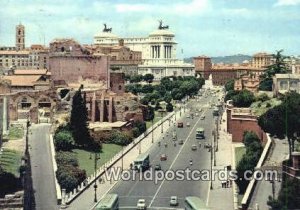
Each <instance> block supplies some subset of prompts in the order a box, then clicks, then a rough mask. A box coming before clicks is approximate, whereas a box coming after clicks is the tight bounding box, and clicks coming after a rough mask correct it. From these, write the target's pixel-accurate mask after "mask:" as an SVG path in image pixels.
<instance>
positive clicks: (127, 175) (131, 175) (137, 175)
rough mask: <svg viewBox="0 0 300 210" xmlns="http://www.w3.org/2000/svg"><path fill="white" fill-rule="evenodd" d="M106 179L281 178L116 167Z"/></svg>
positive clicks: (269, 173)
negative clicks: (141, 170) (140, 170)
mask: <svg viewBox="0 0 300 210" xmlns="http://www.w3.org/2000/svg"><path fill="white" fill-rule="evenodd" d="M104 176H105V179H106V180H108V181H119V180H123V181H130V180H132V181H136V180H138V181H153V182H154V183H155V184H157V183H158V182H159V181H162V180H164V179H165V180H167V181H173V180H176V181H185V180H187V181H210V180H212V181H214V180H220V181H227V180H232V181H235V180H238V179H244V180H248V181H250V180H252V179H256V180H258V181H259V180H266V181H271V180H274V181H275V180H279V179H280V176H279V173H278V171H276V170H264V171H261V170H255V171H250V170H247V171H245V172H244V173H243V176H242V177H241V176H240V177H239V176H238V173H237V171H235V170H230V171H228V170H226V169H225V168H224V169H222V170H215V169H214V170H212V171H211V170H208V169H203V170H196V169H190V168H186V169H179V170H167V171H163V170H157V171H156V170H146V171H144V172H139V171H136V170H122V168H120V167H114V168H111V169H110V170H107V171H106V172H105V174H104Z"/></svg>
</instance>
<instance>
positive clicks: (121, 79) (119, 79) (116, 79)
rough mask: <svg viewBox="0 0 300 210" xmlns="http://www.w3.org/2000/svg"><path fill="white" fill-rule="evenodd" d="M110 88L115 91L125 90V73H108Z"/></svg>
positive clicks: (122, 91)
mask: <svg viewBox="0 0 300 210" xmlns="http://www.w3.org/2000/svg"><path fill="white" fill-rule="evenodd" d="M110 89H111V91H113V92H115V93H118V94H120V93H124V92H125V74H124V73H116V72H111V73H110Z"/></svg>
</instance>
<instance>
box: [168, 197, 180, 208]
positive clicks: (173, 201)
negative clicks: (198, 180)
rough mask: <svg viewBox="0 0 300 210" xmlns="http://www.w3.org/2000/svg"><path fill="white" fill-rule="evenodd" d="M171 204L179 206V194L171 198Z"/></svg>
mask: <svg viewBox="0 0 300 210" xmlns="http://www.w3.org/2000/svg"><path fill="white" fill-rule="evenodd" d="M170 206H178V199H177V196H171V199H170Z"/></svg>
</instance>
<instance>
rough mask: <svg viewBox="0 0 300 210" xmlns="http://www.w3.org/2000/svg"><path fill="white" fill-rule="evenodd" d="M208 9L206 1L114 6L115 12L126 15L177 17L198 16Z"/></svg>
mask: <svg viewBox="0 0 300 210" xmlns="http://www.w3.org/2000/svg"><path fill="white" fill-rule="evenodd" d="M208 8H209V1H208V0H192V1H190V2H186V3H181V2H177V3H174V4H172V3H171V4H169V5H161V4H153V3H148V4H139V3H138V4H124V3H122V4H116V5H115V9H116V11H117V12H121V13H128V12H138V13H144V12H146V13H162V14H169V15H170V14H173V15H175V14H176V15H179V16H186V15H199V14H201V13H202V12H204V11H205V10H207V9H208Z"/></svg>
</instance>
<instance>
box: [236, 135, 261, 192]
mask: <svg viewBox="0 0 300 210" xmlns="http://www.w3.org/2000/svg"><path fill="white" fill-rule="evenodd" d="M243 142H244V144H245V147H246V153H245V154H244V155H243V157H242V159H241V160H240V161H239V162H238V164H237V167H236V170H237V175H238V179H237V180H236V183H237V185H238V187H239V193H240V194H244V192H245V191H246V189H247V186H248V184H249V180H246V179H245V177H244V175H245V172H246V171H249V170H250V171H252V172H253V171H254V168H255V166H256V164H257V162H258V160H259V157H260V155H261V153H262V150H263V147H262V145H261V142H260V139H259V138H258V137H257V135H256V134H255V133H254V132H253V131H251V132H248V131H246V132H245V133H244V137H243Z"/></svg>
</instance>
